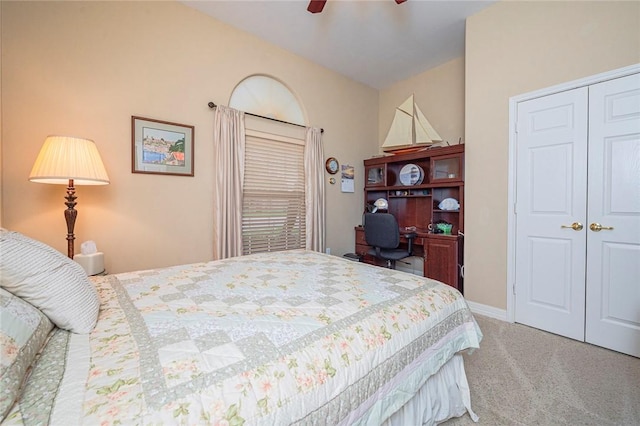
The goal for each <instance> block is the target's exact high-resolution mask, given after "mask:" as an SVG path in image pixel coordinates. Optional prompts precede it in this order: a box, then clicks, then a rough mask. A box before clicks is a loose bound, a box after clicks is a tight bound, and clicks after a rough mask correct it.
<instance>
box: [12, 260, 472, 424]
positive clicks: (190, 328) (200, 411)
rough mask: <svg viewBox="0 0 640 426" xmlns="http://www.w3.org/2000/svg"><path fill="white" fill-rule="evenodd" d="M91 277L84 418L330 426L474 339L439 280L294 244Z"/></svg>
mask: <svg viewBox="0 0 640 426" xmlns="http://www.w3.org/2000/svg"><path fill="white" fill-rule="evenodd" d="M94 283H95V285H96V287H97V289H98V292H99V295H100V299H101V302H102V305H101V310H100V317H99V320H98V324H97V326H96V328H95V330H94V331H93V333H92V334H91V339H90V346H91V347H90V352H91V360H90V365H89V369H88V377H87V379H86V383H85V384H84V385H85V387H86V390H85V397H84V400H83V401H82V412H83V413H84V414H83V415H84V418H83V419H82V423H85V424H190V425H195V424H207V425H209V424H211V425H232V426H240V425H245V424H265V425H273V424H296V423H299V424H318V423H325V424H336V423H338V422H339V421H340V420H341V419H343V418H344V417H345V416H346V415H347V414H348V413H349V411H350V410H351V409H353V408H355V406H358V405H359V404H360V403H362V402H363V401H365V400H366V399H367V398H369V397H370V396H371V395H372V394H373V393H374V392H375V391H376V390H377V389H378V388H380V387H381V386H382V385H384V384H385V383H387V382H388V381H389V380H391V379H392V378H393V377H394V376H395V375H396V374H397V373H398V372H399V371H401V370H402V369H403V368H404V367H405V366H406V365H408V364H409V363H411V362H412V361H413V360H414V359H416V357H418V356H420V354H422V353H423V352H424V351H426V350H427V349H429V348H430V347H432V346H433V345H435V344H439V342H441V341H442V339H443V338H444V337H445V336H448V335H451V334H453V333H459V334H461V335H463V334H466V335H464V336H463V337H464V338H459V339H457V340H455V341H456V342H459V343H457V344H456V345H457V346H455V347H451V348H449V350H450V351H451V352H457V351H459V350H463V349H466V348H468V347H473V346H474V345H477V342H478V341H479V339H480V338H481V335H480V332H479V330H477V327H476V326H475V321H474V320H473V317H472V316H471V313H470V311H469V309H468V307H467V305H466V302H465V301H464V299H463V298H462V296H461V294H460V293H459V292H457V291H456V290H455V289H453V288H451V287H449V286H446V285H444V284H440V283H437V282H436V281H433V280H429V279H424V278H422V277H417V276H414V275H410V274H406V273H403V272H398V271H394V270H389V269H384V268H378V267H371V266H369V265H364V264H360V263H356V262H352V261H349V260H344V259H341V258H337V257H335V256H328V255H325V254H320V253H315V252H309V251H303V250H296V251H288V252H279V253H263V254H257V255H251V256H244V257H237V258H231V259H225V260H221V261H214V262H208V263H199V264H192V265H184V266H177V267H170V268H163V269H156V270H149V271H139V272H134V273H124V274H118V275H113V276H106V277H99V278H96V279H95V280H94ZM465 324H466V325H467V327H464V325H465ZM469 324H471V325H472V326H471V327H469ZM444 361H446V360H444ZM444 361H443V362H444ZM71 367H72V366H67V368H71ZM14 418H17V419H19V416H14Z"/></svg>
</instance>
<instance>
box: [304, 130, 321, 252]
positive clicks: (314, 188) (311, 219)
mask: <svg viewBox="0 0 640 426" xmlns="http://www.w3.org/2000/svg"><path fill="white" fill-rule="evenodd" d="M304 174H305V198H306V207H305V211H306V218H305V220H306V249H307V250H314V251H319V252H324V250H325V206H324V148H323V146H322V131H321V130H320V129H318V128H315V127H308V128H307V131H306V136H305V149H304Z"/></svg>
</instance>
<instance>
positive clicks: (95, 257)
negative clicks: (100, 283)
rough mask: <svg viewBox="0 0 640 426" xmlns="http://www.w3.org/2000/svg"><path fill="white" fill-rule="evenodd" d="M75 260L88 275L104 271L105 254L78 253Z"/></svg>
mask: <svg viewBox="0 0 640 426" xmlns="http://www.w3.org/2000/svg"><path fill="white" fill-rule="evenodd" d="M73 260H75V261H76V262H78V263H79V264H80V266H82V269H84V271H85V272H86V273H87V275H96V274H99V273H101V272H104V254H103V253H100V252H97V253H92V254H76V255H75V256H73Z"/></svg>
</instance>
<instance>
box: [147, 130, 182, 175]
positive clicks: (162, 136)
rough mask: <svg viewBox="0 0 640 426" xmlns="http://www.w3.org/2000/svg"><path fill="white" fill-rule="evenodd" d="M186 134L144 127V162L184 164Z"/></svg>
mask: <svg viewBox="0 0 640 426" xmlns="http://www.w3.org/2000/svg"><path fill="white" fill-rule="evenodd" d="M184 141H185V134H184V133H178V132H170V131H167V130H161V129H154V128H151V127H143V128H142V162H143V163H148V164H169V165H172V166H184Z"/></svg>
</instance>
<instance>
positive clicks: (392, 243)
mask: <svg viewBox="0 0 640 426" xmlns="http://www.w3.org/2000/svg"><path fill="white" fill-rule="evenodd" d="M364 239H365V240H366V242H367V244H368V245H370V246H372V247H380V248H381V249H395V248H397V247H398V245H400V229H399V228H398V221H397V220H396V217H395V216H394V215H392V214H391V213H365V215H364Z"/></svg>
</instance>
